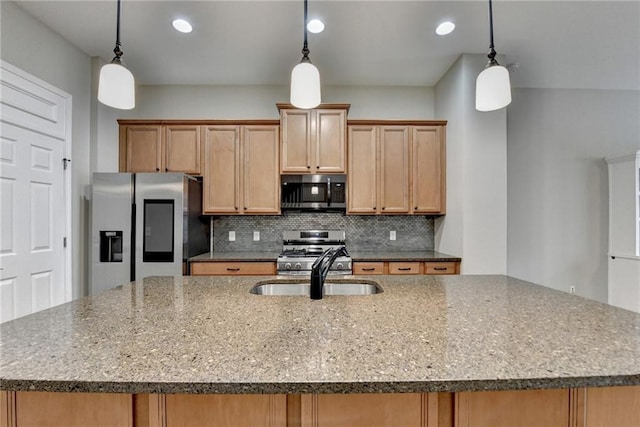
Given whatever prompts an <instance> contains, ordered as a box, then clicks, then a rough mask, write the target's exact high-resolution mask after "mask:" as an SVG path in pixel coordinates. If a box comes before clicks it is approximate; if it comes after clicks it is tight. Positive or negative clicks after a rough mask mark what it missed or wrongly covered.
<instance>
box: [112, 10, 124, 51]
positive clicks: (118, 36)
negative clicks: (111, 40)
mask: <svg viewBox="0 0 640 427" xmlns="http://www.w3.org/2000/svg"><path fill="white" fill-rule="evenodd" d="M120 46H121V45H120V0H118V12H117V19H116V47H115V48H114V49H113V53H115V54H116V57H115V58H113V60H114V61H117V62H120V57H121V56H122V53H123V52H122V49H120Z"/></svg>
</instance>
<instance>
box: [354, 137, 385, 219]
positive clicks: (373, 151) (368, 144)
mask: <svg viewBox="0 0 640 427" xmlns="http://www.w3.org/2000/svg"><path fill="white" fill-rule="evenodd" d="M376 135H377V132H376V128H375V127H374V126H360V127H350V128H349V170H348V175H349V183H348V185H347V191H348V192H349V209H348V212H349V213H358V214H366V213H369V214H373V213H376V211H377V210H378V208H379V206H378V204H377V200H378V196H377V193H378V182H377V181H378V179H377V176H378V167H377V159H378V155H377V143H376Z"/></svg>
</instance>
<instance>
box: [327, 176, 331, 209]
mask: <svg viewBox="0 0 640 427" xmlns="http://www.w3.org/2000/svg"><path fill="white" fill-rule="evenodd" d="M327 206H331V178H327Z"/></svg>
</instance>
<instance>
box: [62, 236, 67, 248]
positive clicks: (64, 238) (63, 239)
mask: <svg viewBox="0 0 640 427" xmlns="http://www.w3.org/2000/svg"><path fill="white" fill-rule="evenodd" d="M62 247H63V248H66V247H67V238H66V237H63V238H62Z"/></svg>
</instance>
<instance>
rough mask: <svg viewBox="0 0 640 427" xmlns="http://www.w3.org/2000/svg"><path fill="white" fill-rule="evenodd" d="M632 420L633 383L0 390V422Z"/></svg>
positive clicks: (528, 424) (586, 426)
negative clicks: (312, 390)
mask: <svg viewBox="0 0 640 427" xmlns="http://www.w3.org/2000/svg"><path fill="white" fill-rule="evenodd" d="M23 426H39V427H49V426H65V427H74V426H82V427H92V426H124V427H129V426H130V427H177V426H202V427H207V426H229V427H231V426H252V427H253V426H256V427H262V426H264V427H360V426H362V427H364V426H366V427H377V426H380V427H382V426H384V427H396V426H397V427H414V426H415V427H543V426H544V427H638V426H640V386H628V387H603V388H577V389H551V390H524V391H488V392H486V391H485V392H458V393H394V394H384V393H368V394H302V395H300V394H290V395H284V394H205V395H197V394H135V395H131V394H120V393H48V392H8V391H0V427H23Z"/></svg>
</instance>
